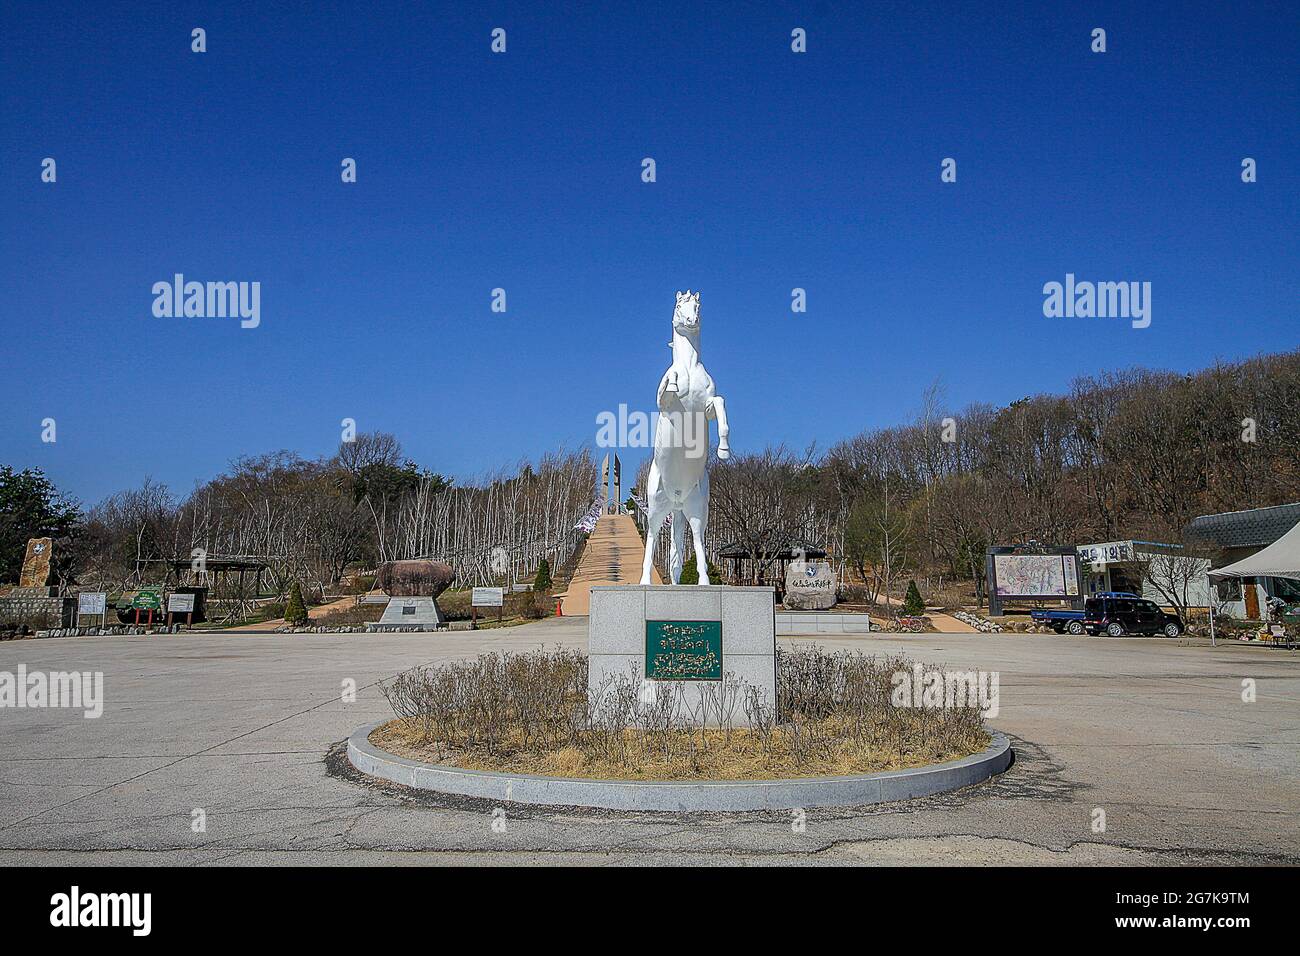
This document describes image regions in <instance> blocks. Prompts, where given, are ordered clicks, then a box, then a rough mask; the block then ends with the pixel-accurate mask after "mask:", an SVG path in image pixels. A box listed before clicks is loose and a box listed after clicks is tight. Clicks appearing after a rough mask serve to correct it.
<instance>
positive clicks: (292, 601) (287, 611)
mask: <svg viewBox="0 0 1300 956" xmlns="http://www.w3.org/2000/svg"><path fill="white" fill-rule="evenodd" d="M284 623H286V624H293V625H295V626H298V625H302V624H306V623H307V605H306V603H305V602H304V601H303V599H302V588H301V587H299V585H298V582H297V581H294V582H293V587H291V588H289V603H288V604H286V605H285V606H284Z"/></svg>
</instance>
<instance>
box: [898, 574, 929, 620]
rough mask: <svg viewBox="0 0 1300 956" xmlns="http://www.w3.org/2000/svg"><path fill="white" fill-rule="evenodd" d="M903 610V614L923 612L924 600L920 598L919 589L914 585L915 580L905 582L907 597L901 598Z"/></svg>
mask: <svg viewBox="0 0 1300 956" xmlns="http://www.w3.org/2000/svg"><path fill="white" fill-rule="evenodd" d="M903 612H904V613H905V614H924V613H925V602H924V601H922V600H921V590H920V588H918V587H917V586H916V582H915V581H908V582H907V597H905V598H903Z"/></svg>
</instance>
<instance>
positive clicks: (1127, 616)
mask: <svg viewBox="0 0 1300 956" xmlns="http://www.w3.org/2000/svg"><path fill="white" fill-rule="evenodd" d="M1083 627H1084V630H1086V631H1087V632H1088V633H1089V634H1107V635H1109V636H1110V637H1123V636H1124V635H1125V634H1163V635H1164V636H1165V637H1177V636H1178V635H1179V634H1181V633H1183V622H1182V621H1181V620H1180V619H1179V618H1178V617H1177V615H1174V614H1166V613H1165V612H1164V611H1162V610H1160V606H1159V605H1158V604H1156V603H1155V602H1154V601H1148V600H1146V599H1145V598H1140V597H1138V596H1137V595H1136V594H1126V593H1123V592H1118V591H1110V592H1102V593H1101V594H1097V595H1094V596H1093V597H1090V598H1088V600H1086V601H1085V602H1084V604H1083Z"/></svg>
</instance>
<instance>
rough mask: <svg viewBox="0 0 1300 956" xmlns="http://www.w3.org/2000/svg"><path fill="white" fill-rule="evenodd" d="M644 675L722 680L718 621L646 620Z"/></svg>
mask: <svg viewBox="0 0 1300 956" xmlns="http://www.w3.org/2000/svg"><path fill="white" fill-rule="evenodd" d="M645 676H646V677H648V678H650V679H651V680H718V681H720V680H722V622H721V621H646V622H645Z"/></svg>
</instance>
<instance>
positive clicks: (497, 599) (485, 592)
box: [470, 588, 506, 627]
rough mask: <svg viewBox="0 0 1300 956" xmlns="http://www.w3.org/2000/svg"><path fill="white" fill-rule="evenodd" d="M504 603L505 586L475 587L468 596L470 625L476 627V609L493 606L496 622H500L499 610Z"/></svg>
mask: <svg viewBox="0 0 1300 956" xmlns="http://www.w3.org/2000/svg"><path fill="white" fill-rule="evenodd" d="M505 603H506V589H505V588H475V589H474V593H473V595H471V597H470V616H471V618H472V626H473V627H478V609H479V608H481V607H494V608H496V609H497V623H498V624H500V623H501V610H502V608H503V607H504V606H505Z"/></svg>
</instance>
